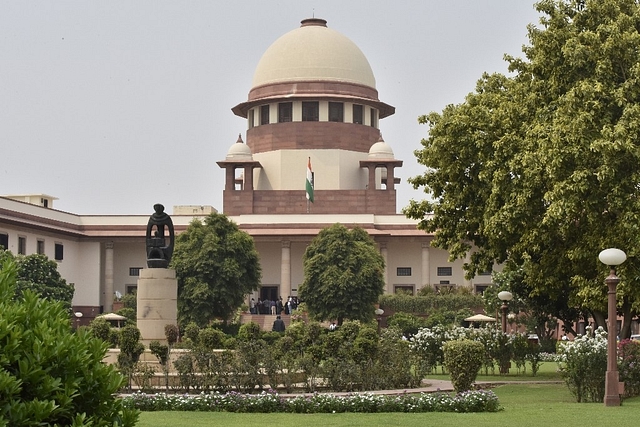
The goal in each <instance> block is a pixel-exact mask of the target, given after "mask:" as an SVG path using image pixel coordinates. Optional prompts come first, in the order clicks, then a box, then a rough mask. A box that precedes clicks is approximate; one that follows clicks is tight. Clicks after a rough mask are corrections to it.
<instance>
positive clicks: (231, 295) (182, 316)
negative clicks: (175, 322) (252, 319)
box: [171, 213, 261, 326]
mask: <svg viewBox="0 0 640 427" xmlns="http://www.w3.org/2000/svg"><path fill="white" fill-rule="evenodd" d="M171 263H172V267H173V268H175V270H176V276H177V279H178V319H179V323H180V324H181V325H186V324H187V323H189V322H195V323H196V324H198V325H199V326H206V325H207V324H208V323H209V322H210V321H211V320H213V319H215V318H221V319H223V320H224V321H226V320H227V319H229V318H230V317H231V315H232V314H233V313H234V311H235V310H236V309H237V308H238V307H240V305H241V304H242V303H243V301H244V297H245V296H246V295H247V294H248V293H250V292H252V291H254V290H256V289H258V286H259V284H260V280H261V269H260V262H259V258H258V252H257V251H256V248H255V245H254V243H253V239H252V238H251V236H249V235H248V234H247V233H245V232H244V231H241V230H240V229H239V228H238V226H237V225H236V224H235V223H233V222H232V221H230V220H229V219H228V218H227V217H226V216H225V215H222V214H217V213H213V214H211V215H209V216H207V217H206V218H205V220H204V223H203V222H202V221H200V220H198V219H194V220H193V221H192V222H191V224H189V227H187V229H186V231H184V232H183V233H181V234H180V235H179V236H178V237H177V238H176V245H175V250H174V254H173V258H172V261H171Z"/></svg>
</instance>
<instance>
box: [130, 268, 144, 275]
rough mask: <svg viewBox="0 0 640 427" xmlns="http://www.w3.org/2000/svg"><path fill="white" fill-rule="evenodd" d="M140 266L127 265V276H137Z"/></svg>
mask: <svg viewBox="0 0 640 427" xmlns="http://www.w3.org/2000/svg"><path fill="white" fill-rule="evenodd" d="M140 270H142V267H129V276H139V275H140Z"/></svg>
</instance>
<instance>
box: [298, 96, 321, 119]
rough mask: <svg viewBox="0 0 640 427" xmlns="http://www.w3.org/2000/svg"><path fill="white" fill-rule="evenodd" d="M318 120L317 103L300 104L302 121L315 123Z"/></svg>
mask: <svg viewBox="0 0 640 427" xmlns="http://www.w3.org/2000/svg"><path fill="white" fill-rule="evenodd" d="M318 120H320V105H319V103H318V102H317V101H308V102H303V103H302V121H303V122H317V121H318Z"/></svg>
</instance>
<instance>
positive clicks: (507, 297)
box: [498, 291, 513, 334]
mask: <svg viewBox="0 0 640 427" xmlns="http://www.w3.org/2000/svg"><path fill="white" fill-rule="evenodd" d="M498 298H499V299H500V301H502V306H501V307H500V310H502V333H503V334H506V333H507V310H508V309H509V307H508V306H507V301H511V300H512V299H513V294H511V292H509V291H502V292H499V293H498Z"/></svg>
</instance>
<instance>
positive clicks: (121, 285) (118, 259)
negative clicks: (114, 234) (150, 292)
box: [113, 238, 147, 295]
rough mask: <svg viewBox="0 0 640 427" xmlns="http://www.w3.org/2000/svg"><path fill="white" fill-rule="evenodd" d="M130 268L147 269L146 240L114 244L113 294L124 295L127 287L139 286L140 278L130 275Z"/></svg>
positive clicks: (116, 242)
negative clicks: (116, 292)
mask: <svg viewBox="0 0 640 427" xmlns="http://www.w3.org/2000/svg"><path fill="white" fill-rule="evenodd" d="M130 268H147V249H146V246H145V242H144V238H141V239H140V241H139V242H119V241H115V242H114V243H113V292H114V293H115V291H118V292H120V293H121V294H122V295H124V294H125V293H126V292H127V285H135V286H137V284H138V276H131V275H129V270H130Z"/></svg>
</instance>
